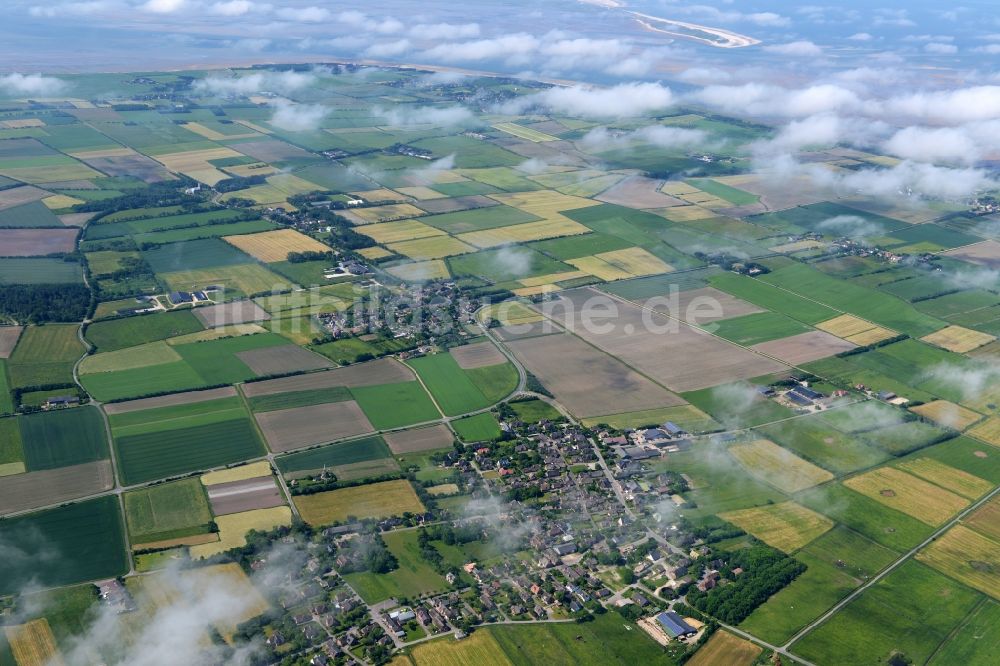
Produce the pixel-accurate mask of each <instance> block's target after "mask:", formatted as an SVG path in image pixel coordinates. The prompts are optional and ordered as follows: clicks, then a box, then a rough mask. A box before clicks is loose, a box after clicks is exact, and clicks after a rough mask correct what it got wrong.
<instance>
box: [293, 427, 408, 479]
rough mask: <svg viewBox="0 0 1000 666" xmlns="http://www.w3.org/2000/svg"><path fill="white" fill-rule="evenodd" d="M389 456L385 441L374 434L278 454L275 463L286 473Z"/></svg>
mask: <svg viewBox="0 0 1000 666" xmlns="http://www.w3.org/2000/svg"><path fill="white" fill-rule="evenodd" d="M390 457H392V453H391V452H390V451H389V447H388V446H386V444H385V441H383V439H382V438H381V437H379V436H377V435H375V436H372V437H363V438H361V439H355V440H352V441H349V442H341V443H339V444H331V445H329V446H322V447H320V448H318V449H310V450H309V451H302V452H300V453H293V454H291V455H287V456H280V457H278V458H275V463H276V464H277V465H278V469H280V470H281V471H282V472H283V473H285V474H287V473H289V472H304V471H308V470H316V469H323V467H325V466H328V467H334V466H337V465H350V464H353V463H359V462H367V461H369V460H379V459H382V458H390Z"/></svg>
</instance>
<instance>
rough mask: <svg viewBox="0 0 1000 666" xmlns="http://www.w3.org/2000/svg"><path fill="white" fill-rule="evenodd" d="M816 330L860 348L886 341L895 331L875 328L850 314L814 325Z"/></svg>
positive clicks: (879, 327)
mask: <svg viewBox="0 0 1000 666" xmlns="http://www.w3.org/2000/svg"><path fill="white" fill-rule="evenodd" d="M816 328H818V329H819V330H821V331H826V332H827V333H830V334H831V335H836V336H837V337H838V338H843V339H844V340H847V341H848V342H852V343H854V344H856V345H858V346H862V347H863V346H866V345H871V344H875V343H876V342H881V341H882V340H888V339H889V338H891V337H893V336H894V335H896V332H895V331H891V330H889V329H887V328H883V327H881V326H876V325H875V324H873V323H871V322H870V321H865V320H864V319H861V318H860V317H855V316H854V315H850V314H844V315H840V316H839V317H834V318H833V319H828V320H826V321H824V322H820V323H818V324H816Z"/></svg>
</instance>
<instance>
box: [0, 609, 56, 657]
mask: <svg viewBox="0 0 1000 666" xmlns="http://www.w3.org/2000/svg"><path fill="white" fill-rule="evenodd" d="M4 633H5V634H6V635H7V642H8V643H9V644H10V651H11V653H12V654H13V655H14V659H15V660H17V666H61V665H62V664H64V663H65V662H64V661H63V658H62V655H61V654H60V653H59V648H58V647H56V639H55V637H54V636H53V635H52V629H51V628H49V621H48V620H46V619H45V618H40V619H38V620H32V621H31V622H28V623H26V624H16V625H11V626H8V627H4Z"/></svg>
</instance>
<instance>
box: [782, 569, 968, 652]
mask: <svg viewBox="0 0 1000 666" xmlns="http://www.w3.org/2000/svg"><path fill="white" fill-rule="evenodd" d="M981 598H982V597H981V596H980V595H979V594H977V593H976V592H973V591H972V590H970V589H968V588H966V587H964V586H962V585H959V584H958V583H955V582H954V581H952V580H950V579H948V578H946V577H944V576H942V575H941V574H939V573H937V572H936V571H934V570H932V569H930V568H928V567H925V566H923V565H922V564H919V563H918V562H914V561H910V562H907V563H906V564H904V565H902V566H901V567H899V568H898V569H896V570H895V571H893V572H892V573H891V574H889V576H887V577H886V578H884V579H883V580H881V581H879V582H878V583H876V584H875V585H874V586H873V587H872V588H870V589H869V590H867V591H865V593H864V594H862V595H861V597H859V598H858V599H856V600H854V601H852V602H851V603H850V604H848V605H847V606H846V607H845V608H844V609H843V610H841V611H840V612H838V613H837V614H836V615H834V616H833V617H832V618H831V619H829V620H827V621H826V622H825V623H823V624H822V625H820V626H819V627H818V628H816V629H815V630H813V631H812V632H810V633H809V634H806V636H805V637H804V638H802V639H800V640H799V641H797V642H796V643H795V644H794V645H792V652H793V653H794V654H797V655H801V656H802V657H805V658H806V659H809V660H810V661H815V662H817V663H834V664H884V663H885V661H886V660H887V659H888V658H889V657H890V656H891V655H892V654H893V653H894V652H897V651H898V652H902V653H903V654H904V655H906V657H907V658H909V659H913V660H914V662H915V663H924V662H925V661H926V660H927V659H928V658H930V656H931V655H932V654H933V653H934V651H935V650H936V649H937V647H938V646H939V645H940V644H941V643H942V642H943V641H944V640H945V639H946V638H947V637H948V636H949V634H950V633H951V632H952V630H953V629H954V628H955V627H956V626H957V625H958V624H959V622H961V621H962V619H963V618H964V617H965V616H966V615H967V614H968V613H969V611H970V610H972V608H973V607H974V606H975V605H976V604H977V603H978V602H979V600H980V599H981Z"/></svg>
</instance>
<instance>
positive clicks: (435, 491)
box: [427, 483, 459, 495]
mask: <svg viewBox="0 0 1000 666" xmlns="http://www.w3.org/2000/svg"><path fill="white" fill-rule="evenodd" d="M458 490H459V488H458V484H457V483H442V484H441V485H440V486H431V487H430V488H428V489H427V493H428V494H430V495H454V494H455V493H457V492H458Z"/></svg>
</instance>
